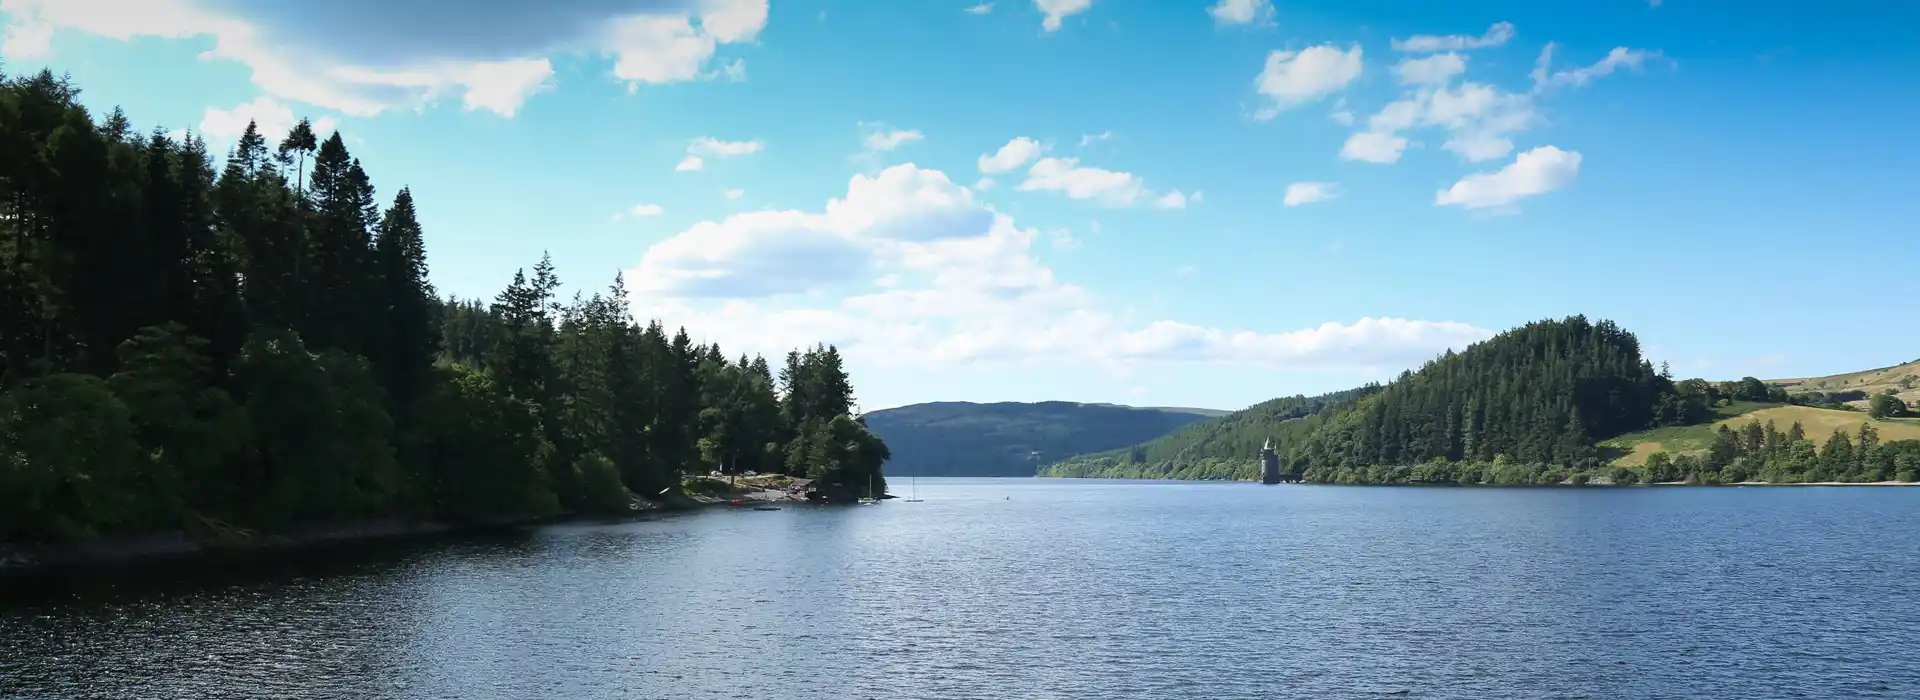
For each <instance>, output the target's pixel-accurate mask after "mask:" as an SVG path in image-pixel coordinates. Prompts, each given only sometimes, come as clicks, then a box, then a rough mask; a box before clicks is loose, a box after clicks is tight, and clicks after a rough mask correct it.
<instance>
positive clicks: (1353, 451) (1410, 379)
mask: <svg viewBox="0 0 1920 700" xmlns="http://www.w3.org/2000/svg"><path fill="white" fill-rule="evenodd" d="M1790 398H1791V397H1788V396H1787V395H1786V392H1785V391H1784V390H1782V389H1780V388H1778V387H1772V386H1768V385H1767V384H1766V383H1765V382H1762V381H1760V380H1758V379H1754V378H1752V377H1746V378H1743V379H1741V380H1740V381H1736V382H1717V383H1716V382H1707V381H1705V380H1700V379H1689V380H1685V381H1679V382H1676V381H1674V380H1673V378H1672V374H1671V372H1670V371H1669V370H1668V369H1667V368H1666V367H1664V366H1662V367H1660V368H1658V369H1656V368H1655V367H1654V366H1653V365H1652V363H1651V362H1649V361H1647V360H1646V359H1644V358H1643V357H1642V356H1641V354H1640V346H1639V341H1638V340H1637V339H1636V338H1635V337H1634V336H1633V334H1631V333H1628V332H1627V331H1625V330H1624V329H1622V328H1620V327H1619V326H1618V325H1616V324H1614V323H1612V322H1610V321H1604V320H1603V321H1598V322H1593V321H1589V320H1588V319H1586V318H1585V317H1582V316H1573V317H1569V318H1566V319H1561V320H1547V321H1539V322H1534V323H1530V324H1527V325H1525V326H1522V327H1520V328H1516V329H1513V330H1510V331H1507V332H1505V333H1502V334H1500V335H1498V336H1495V337H1493V338H1491V339H1488V340H1486V341H1483V342H1480V343H1476V344H1474V345H1473V346H1471V347H1469V348H1467V349H1466V350H1465V351H1462V352H1459V353H1455V352H1452V351H1448V352H1447V353H1445V354H1444V355H1442V356H1441V357H1438V358H1436V359H1434V360H1432V361H1430V362H1428V363H1426V364H1425V365H1424V366H1422V367H1421V368H1419V369H1418V370H1409V371H1406V372H1403V373H1401V375H1400V376H1399V377H1397V378H1396V379H1394V380H1393V381H1392V382H1389V383H1388V384H1386V385H1385V386H1369V387H1362V388H1360V389H1355V390H1351V391H1349V392H1340V393H1335V394H1329V395H1326V396H1324V397H1316V398H1315V399H1311V400H1309V399H1306V398H1304V397H1292V398H1287V399H1276V400H1275V401H1273V402H1268V403H1267V404H1262V405H1260V406H1256V407H1254V408H1252V409H1248V410H1246V411H1242V412H1239V413H1235V414H1232V415H1229V416H1227V417H1225V418H1222V419H1218V420H1215V421H1210V422H1208V423H1203V424H1196V425H1194V426H1189V427H1188V428H1186V429H1183V430H1182V431H1179V432H1178V433H1175V434H1173V435H1169V436H1166V437H1163V438H1161V439H1158V440H1154V441H1150V442H1147V443H1144V444H1142V445H1139V446H1135V447H1133V448H1127V449H1122V450H1115V451H1110V452H1106V453H1100V454H1096V455H1086V456H1081V457H1075V458H1071V459H1068V460H1065V461H1063V462H1060V463H1057V464H1053V465H1050V466H1049V467H1047V468H1046V469H1045V470H1043V472H1042V473H1043V474H1047V475H1051V476H1099V477H1132V478H1201V479H1251V478H1254V476H1255V475H1256V474H1257V473H1258V471H1257V470H1258V465H1257V464H1256V463H1255V461H1254V457H1255V451H1256V450H1257V449H1258V447H1259V446H1260V445H1261V444H1262V443H1263V442H1265V441H1267V440H1271V441H1272V442H1273V444H1274V445H1275V448H1276V450H1277V451H1278V452H1279V453H1280V456H1281V460H1282V465H1283V470H1286V471H1292V472H1294V473H1299V474H1302V475H1303V476H1304V477H1305V478H1306V479H1307V480H1308V481H1316V482H1324V483H1468V484H1481V483H1486V484H1549V483H1551V484H1557V483H1567V482H1576V483H1584V482H1586V481H1589V480H1612V481H1614V482H1616V483H1632V482H1640V481H1654V482H1658V481H1682V480H1687V479H1693V480H1696V481H1701V482H1725V481H1744V480H1748V479H1761V480H1767V481H1809V480H1823V479H1836V480H1877V479H1880V478H1887V479H1893V478H1904V477H1903V476H1902V475H1910V474H1911V473H1912V470H1911V469H1908V468H1906V467H1905V466H1903V465H1906V462H1904V461H1902V460H1906V459H1908V457H1907V456H1908V455H1912V454H1914V453H1915V452H1916V449H1917V448H1920V442H1915V441H1902V442H1894V443H1885V444H1882V443H1879V442H1877V438H1874V436H1873V433H1872V432H1871V426H1866V428H1867V431H1865V432H1862V433H1861V434H1860V435H1859V436H1856V437H1854V438H1849V437H1847V436H1846V435H1840V436H1838V437H1837V438H1836V439H1837V440H1838V441H1839V442H1835V441H1834V440H1832V439H1830V440H1829V441H1828V443H1829V444H1830V445H1836V446H1835V447H1833V448H1832V449H1836V450H1840V451H1839V452H1838V453H1836V454H1838V455H1841V456H1839V457H1834V458H1832V459H1831V460H1829V459H1828V458H1826V457H1823V456H1821V455H1824V454H1825V450H1826V448H1822V449H1821V450H1818V451H1816V453H1815V454H1814V456H1813V457H1810V458H1808V459H1806V460H1802V459H1798V458H1794V459H1789V456H1792V455H1799V456H1800V457H1806V455H1805V454H1804V453H1805V451H1806V448H1807V446H1810V445H1811V443H1810V442H1809V441H1807V440H1806V439H1805V437H1804V436H1801V435H1796V436H1794V437H1793V439H1787V438H1786V437H1785V434H1781V437H1780V439H1778V440H1776V441H1775V442H1772V443H1768V442H1766V436H1767V430H1766V429H1765V428H1763V427H1760V426H1752V427H1750V428H1749V429H1746V430H1748V431H1749V432H1750V431H1754V430H1757V431H1759V433H1758V435H1759V436H1760V439H1761V444H1770V445H1775V446H1777V447H1780V450H1784V451H1780V450H1776V451H1770V452H1752V453H1729V452H1726V451H1724V450H1721V451H1716V452H1712V453H1711V454H1710V455H1709V456H1708V457H1706V458H1695V457H1693V456H1690V455H1689V456H1684V457H1679V458H1676V457H1671V456H1664V460H1665V461H1663V462H1659V463H1650V464H1649V466H1648V467H1647V468H1645V469H1643V470H1640V471H1630V470H1613V469H1611V468H1609V467H1607V466H1606V464H1607V463H1608V462H1609V461H1611V460H1610V457H1609V456H1607V455H1604V454H1602V452H1601V451H1600V449H1599V446H1598V443H1599V442H1600V441H1601V440H1605V439H1607V438H1610V437H1615V436H1619V435H1623V434H1626V433H1631V432H1635V431H1639V430H1645V429H1651V428H1661V427H1674V426H1687V425H1697V424H1700V423H1704V422H1707V421H1710V420H1714V419H1716V418H1718V417H1719V414H1718V413H1716V412H1715V408H1716V407H1724V406H1728V405H1731V404H1733V403H1736V402H1776V403H1784V402H1786V401H1788V400H1789V399H1790ZM1883 403H1886V402H1883ZM1294 407H1298V408H1294ZM1888 408H1889V409H1892V408H1893V407H1892V406H1891V404H1888ZM1795 427H1796V428H1798V426H1795ZM1775 432H1777V431H1775ZM1789 432H1796V431H1794V430H1790V431H1789ZM1743 434H1745V433H1743ZM1722 435H1723V436H1724V432H1723V433H1722ZM1870 438H1874V439H1870ZM1849 441H1852V442H1851V444H1854V445H1856V446H1855V447H1854V448H1852V449H1851V451H1849V450H1848V449H1847V448H1845V447H1844V444H1848V443H1849ZM1743 444H1744V443H1743ZM1861 444H1865V445H1868V446H1867V447H1859V445H1861ZM1716 449H1720V448H1716ZM1689 460H1691V461H1689ZM1808 460H1811V461H1808ZM1676 465H1677V466H1676ZM1669 469H1672V470H1673V471H1671V472H1670V471H1667V470H1669ZM1668 477H1673V478H1668Z"/></svg>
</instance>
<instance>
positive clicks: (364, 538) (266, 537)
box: [0, 490, 802, 579]
mask: <svg viewBox="0 0 1920 700" xmlns="http://www.w3.org/2000/svg"><path fill="white" fill-rule="evenodd" d="M635 500H636V501H637V504H636V507H635V508H634V509H633V512H631V513H628V514H625V515H613V516H607V515H593V514H586V513H560V514H555V515H547V516H540V517H535V518H523V519H504V520H498V521H492V522H474V523H455V522H448V521H443V520H424V519H412V518H398V517H396V518H373V519H368V520H358V521H351V522H343V523H333V524H328V525H312V526H307V527H301V528H296V529H294V530H292V531H290V532H278V533H265V534H259V535H253V536H248V537H245V538H244V539H240V540H230V541H227V542H220V541H216V540H211V539H195V538H193V537H190V536H189V535H188V534H187V531H186V530H184V529H183V530H172V531H167V532H157V533H148V534H142V535H114V536H109V537H100V538H95V539H91V540H85V541H80V542H71V543H66V544H60V545H14V544H7V543H0V579H9V578H26V577H31V576H36V575H42V574H52V573H58V572H62V571H74V570H87V569H108V568H114V567H122V566H139V565H148V564H154V563H163V562H169V561H192V560H195V559H210V558H214V557H228V556H234V557H248V556H255V555H262V556H264V555H276V554H287V553H293V552H302V551H313V550H323V549H329V548H333V547H341V546H350V545H355V544H367V543H374V542H384V541H392V540H404V539H410V538H418V537H430V536H435V535H451V534H458V533H473V532H486V531H489V530H519V529H525V528H534V527H540V526H544V525H560V524H566V523H591V522H601V523H618V522H645V521H649V520H657V519H659V518H662V517H666V516H668V515H672V514H679V513H686V512H691V511H696V510H701V509H705V508H709V507H713V506H726V505H748V504H752V505H760V504H767V503H782V502H787V503H792V502H802V501H801V499H796V498H794V497H793V496H792V495H791V494H788V493H785V492H781V491H772V490H760V491H751V492H747V493H743V494H740V495H736V496H731V497H728V498H716V497H713V496H704V495H695V494H679V493H677V494H673V496H671V497H669V498H666V499H663V500H659V501H653V500H646V499H635Z"/></svg>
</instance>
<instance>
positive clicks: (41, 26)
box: [0, 19, 53, 61]
mask: <svg viewBox="0 0 1920 700" xmlns="http://www.w3.org/2000/svg"><path fill="white" fill-rule="evenodd" d="M51 56H53V25H52V24H49V23H47V22H40V21H35V20H20V19H16V20H14V21H12V22H9V23H8V24H7V27H6V31H5V32H0V58H5V59H7V60H10V61H37V60H41V59H45V58H49V57H51Z"/></svg>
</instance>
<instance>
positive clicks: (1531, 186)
mask: <svg viewBox="0 0 1920 700" xmlns="http://www.w3.org/2000/svg"><path fill="white" fill-rule="evenodd" d="M1579 175H1580V153H1579V152H1578V151H1562V150H1560V149H1558V148H1555V147H1553V146H1541V147H1539V148H1535V149H1533V150H1530V151H1527V152H1525V153H1522V154H1520V156H1519V157H1517V158H1515V159H1514V161H1513V163H1511V164H1509V165H1507V167H1504V168H1501V169H1499V170H1497V171H1494V172H1490V173H1474V174H1472V175H1468V176H1466V177H1463V178H1460V181H1459V182H1455V183H1453V186H1452V187H1449V188H1447V189H1444V190H1441V191H1440V192H1439V193H1438V194H1436V195H1435V196H1434V199H1433V203H1434V204H1435V205H1438V206H1448V205H1457V206H1460V207H1465V208H1467V209H1483V208H1487V207H1500V206H1506V205H1509V204H1512V203H1514V202H1515V201H1518V200H1520V199H1523V198H1526V197H1531V196H1534V195H1538V194H1544V193H1547V192H1552V191H1554V190H1557V189H1560V188H1563V187H1566V186H1568V185H1571V184H1573V182H1574V180H1576V179H1578V177H1579Z"/></svg>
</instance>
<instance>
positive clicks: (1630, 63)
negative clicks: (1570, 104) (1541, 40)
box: [1530, 42, 1660, 92]
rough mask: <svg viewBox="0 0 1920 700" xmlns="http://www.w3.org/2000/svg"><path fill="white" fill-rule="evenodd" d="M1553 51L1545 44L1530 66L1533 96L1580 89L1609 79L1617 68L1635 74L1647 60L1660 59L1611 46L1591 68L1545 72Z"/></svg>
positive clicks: (1582, 67)
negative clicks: (1563, 89)
mask: <svg viewBox="0 0 1920 700" xmlns="http://www.w3.org/2000/svg"><path fill="white" fill-rule="evenodd" d="M1555 48H1556V46H1555V45H1554V44H1553V42H1547V45H1546V46H1544V47H1541V49H1540V58H1539V59H1537V60H1536V61H1535V62H1534V66H1533V72H1532V73H1531V74H1530V75H1531V77H1532V78H1533V90H1534V92H1542V91H1545V90H1549V89H1552V88H1556V87H1582V86H1585V85H1586V84H1587V83H1589V82H1592V81H1593V80H1595V79H1597V78H1600V77H1603V76H1607V75H1611V74H1613V72H1614V71H1616V70H1619V69H1621V68H1626V69H1628V70H1639V69H1640V66H1641V65H1643V64H1645V63H1646V62H1647V60H1648V59H1652V58H1658V57H1659V56H1660V54H1659V53H1658V52H1654V51H1645V50H1642V49H1629V48H1627V47H1625V46H1615V47H1613V50H1612V51H1608V52H1607V55H1606V56H1605V57H1602V58H1601V59H1600V60H1599V61H1597V62H1595V63H1594V64H1593V65H1589V66H1581V67H1579V68H1571V69H1567V70H1563V71H1556V72H1549V70H1548V69H1550V68H1552V64H1553V52H1554V49H1555Z"/></svg>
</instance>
